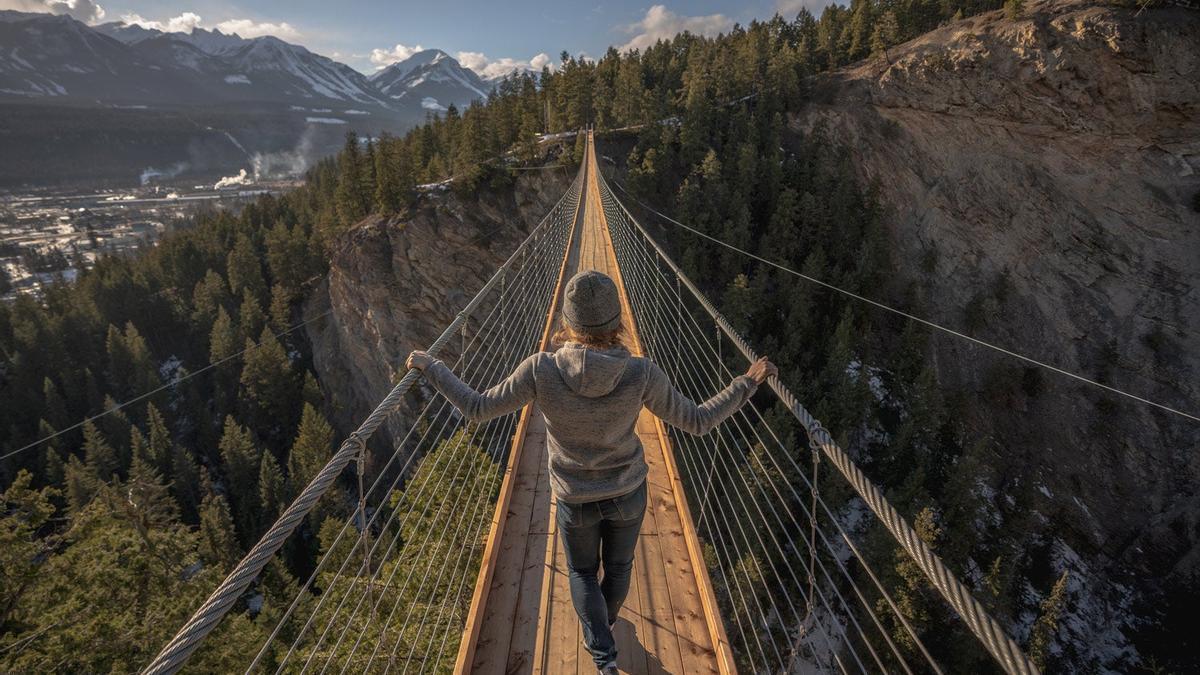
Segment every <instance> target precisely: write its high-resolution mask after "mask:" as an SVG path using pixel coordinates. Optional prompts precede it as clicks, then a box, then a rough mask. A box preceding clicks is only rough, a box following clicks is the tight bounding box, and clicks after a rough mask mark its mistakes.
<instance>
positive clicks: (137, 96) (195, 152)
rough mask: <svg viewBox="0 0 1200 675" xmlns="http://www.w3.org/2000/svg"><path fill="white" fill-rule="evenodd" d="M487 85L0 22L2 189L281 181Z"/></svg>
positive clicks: (287, 53)
mask: <svg viewBox="0 0 1200 675" xmlns="http://www.w3.org/2000/svg"><path fill="white" fill-rule="evenodd" d="M496 84H498V80H494V79H493V80H486V79H484V78H482V77H480V76H479V75H478V74H476V73H475V72H474V71H472V70H470V69H468V68H465V67H463V66H462V65H461V64H460V63H459V62H458V61H456V60H455V59H454V58H453V57H451V56H450V55H448V54H446V53H445V52H443V51H440V50H437V49H428V50H424V51H421V52H418V53H416V54H414V55H412V56H411V57H409V58H408V59H406V60H404V61H400V62H398V63H394V64H392V65H390V66H388V67H386V68H384V69H382V70H379V71H378V72H376V73H374V74H372V75H370V76H368V75H364V74H362V73H360V72H358V71H356V70H354V69H353V68H351V67H349V66H347V65H345V64H342V63H339V62H337V61H335V60H333V59H330V58H328V57H325V56H321V55H319V54H315V53H313V52H311V51H309V50H308V49H305V48H304V47H301V46H299V45H295V44H290V43H288V42H285V41H283V40H280V39H278V38H275V37H271V36H264V37H258V38H254V39H244V38H242V37H239V36H237V35H234V34H225V33H222V32H220V31H218V30H211V31H210V30H204V29H199V28H197V29H195V30H193V31H192V32H191V33H167V32H163V31H159V30H154V29H147V28H143V27H141V26H137V25H128V24H124V23H107V24H101V25H98V26H88V25H86V24H83V23H81V22H79V21H76V20H75V19H72V18H70V17H69V16H55V15H49V14H30V13H23V12H15V11H0V142H2V143H3V146H4V148H5V152H4V153H2V154H0V190H7V191H19V190H27V189H38V188H46V187H60V186H76V185H89V186H128V185H137V184H139V183H143V184H144V183H147V182H161V181H167V180H174V179H179V180H181V181H192V182H195V181H209V180H214V181H215V180H217V179H219V178H220V177H221V176H224V175H227V174H231V173H232V174H236V173H238V171H239V170H241V169H245V170H247V172H248V173H250V174H251V175H252V176H254V177H256V178H259V179H263V180H265V179H277V178H288V177H292V176H295V175H297V174H298V173H299V172H300V171H302V170H303V169H304V168H306V167H307V166H308V165H309V164H310V163H311V162H312V161H314V160H315V159H317V158H319V157H322V156H325V155H328V154H330V153H331V152H332V151H333V150H335V149H336V148H337V147H338V146H339V145H340V144H341V143H342V142H343V139H344V137H345V134H346V133H347V132H349V131H355V132H358V133H359V134H360V135H364V136H375V135H378V134H380V133H382V132H391V133H398V132H403V131H405V130H407V129H409V128H411V127H412V126H414V125H416V124H418V123H420V122H422V121H424V120H425V119H426V117H427V116H428V115H429V114H431V113H445V112H446V111H447V109H448V108H449V107H450V106H452V105H453V106H457V107H458V108H463V107H465V106H467V105H469V104H470V103H471V102H472V101H475V100H482V99H486V98H487V96H488V93H489V92H490V91H491V90H492V88H493V87H494V86H495V85H496Z"/></svg>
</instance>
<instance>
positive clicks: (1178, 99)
mask: <svg viewBox="0 0 1200 675" xmlns="http://www.w3.org/2000/svg"><path fill="white" fill-rule="evenodd" d="M1026 8H1027V9H1026V14H1025V16H1024V17H1022V18H1020V19H1016V20H1010V19H1008V18H1006V17H1005V16H1004V15H1003V13H1001V12H994V13H990V14H985V15H981V16H978V17H974V18H970V19H967V20H964V21H960V22H956V23H954V24H952V25H949V26H946V27H943V28H941V29H939V30H937V31H934V32H932V33H929V34H927V35H925V36H923V37H921V38H919V39H917V40H915V41H913V42H911V43H908V44H905V45H901V46H899V47H897V48H893V49H892V50H891V51H890V53H889V54H888V55H887V57H886V58H884V57H877V58H874V59H872V60H870V61H868V62H865V63H863V64H860V65H859V66H857V67H854V68H852V69H848V70H845V71H842V72H839V73H836V74H835V75H833V76H832V77H829V78H825V79H823V80H821V81H820V82H818V83H817V87H818V90H817V92H816V93H817V100H818V101H821V102H820V103H814V104H813V105H811V106H810V107H809V108H808V109H806V111H805V112H804V113H803V114H801V115H799V116H797V117H796V118H795V119H793V122H792V123H793V127H794V128H795V129H796V130H798V131H802V132H809V131H812V130H813V129H814V128H817V127H824V128H825V129H826V131H827V132H828V133H829V135H830V137H831V138H833V139H834V140H837V141H841V142H843V143H845V144H846V145H847V147H848V148H849V150H850V152H851V154H852V155H853V156H854V159H855V160H856V163H857V165H858V167H859V169H860V171H861V173H862V175H863V177H864V178H865V179H867V180H868V181H871V182H874V183H875V184H877V185H878V187H879V189H880V191H881V195H882V198H883V201H884V202H885V203H886V204H887V205H888V206H889V207H890V210H891V212H890V216H889V221H890V226H891V235H892V239H893V243H894V246H895V255H894V259H895V260H896V261H897V269H896V270H894V273H895V274H894V279H895V285H894V288H892V289H890V292H891V294H892V296H893V298H894V299H897V300H898V299H899V298H900V297H901V294H902V292H903V291H904V289H905V288H906V287H907V286H908V285H909V284H911V283H914V282H915V284H916V286H917V288H918V289H919V291H918V295H919V296H920V297H921V298H922V303H921V305H922V309H921V311H922V313H924V314H927V315H929V316H930V318H932V319H934V320H936V321H938V322H940V323H942V324H945V325H948V326H951V327H955V328H961V329H963V330H965V331H966V332H968V333H971V334H973V335H976V336H978V337H980V338H983V339H986V340H989V341H992V342H995V343H997V344H999V345H1003V346H1006V347H1009V348H1012V349H1014V350H1016V351H1019V352H1021V353H1024V354H1027V355H1029V356H1031V357H1033V358H1036V359H1039V360H1042V361H1044V362H1047V363H1050V364H1054V365H1056V366H1059V367H1062V368H1064V369H1067V370H1069V371H1072V372H1074V373H1079V374H1082V375H1084V376H1087V377H1089V378H1094V379H1096V380H1098V381H1101V382H1104V383H1106V384H1109V385H1111V386H1114V387H1118V388H1120V389H1123V390H1126V391H1129V392H1131V393H1134V394H1136V395H1139V396H1142V397H1145V398H1148V399H1152V400H1154V401H1158V402H1161V403H1163V404H1165V405H1168V406H1171V407H1174V408H1178V409H1180V410H1184V411H1187V412H1189V413H1191V414H1200V13H1198V12H1195V11H1192V10H1186V9H1181V8H1178V7H1175V8H1159V9H1147V10H1145V11H1144V12H1142V13H1141V15H1140V16H1135V14H1134V12H1133V11H1132V10H1128V9H1121V8H1115V7H1111V6H1097V5H1096V4H1095V3H1085V2H1075V1H1068V2H1041V3H1027V5H1026ZM932 356H933V358H934V359H935V360H936V364H937V367H938V369H939V373H940V375H941V377H942V380H943V382H949V383H952V384H953V385H955V386H958V387H961V388H962V389H964V390H966V391H967V392H969V394H970V396H971V397H972V398H971V405H970V406H968V407H967V408H966V409H965V410H964V414H965V415H967V418H966V419H963V420H962V422H963V427H964V429H969V430H971V431H972V432H973V433H984V434H988V433H990V434H991V435H993V436H994V437H996V438H997V439H998V440H999V441H1000V446H1001V448H1002V454H1004V455H1006V458H1005V459H1004V460H1003V464H1004V465H1005V466H1007V467H1008V468H1007V469H1003V470H1005V471H1007V475H1004V476H1002V477H1001V481H1000V482H1001V485H1000V488H1001V492H1000V493H999V494H998V495H997V496H996V499H995V501H996V509H997V511H998V512H1004V511H1005V505H1004V504H1003V503H1002V502H1003V500H1004V494H1005V493H1007V494H1009V495H1012V494H1019V495H1024V496H1025V497H1024V499H1023V500H1022V501H1023V506H1022V508H1028V507H1029V506H1030V505H1032V507H1033V508H1034V509H1036V513H1034V514H1031V515H1029V514H1026V517H1031V518H1032V519H1033V520H1034V522H1036V523H1040V525H1038V526H1037V527H1036V528H1035V529H1039V528H1040V529H1039V531H1040V532H1041V533H1042V541H1043V542H1044V544H1045V546H1044V549H1043V552H1042V553H1043V554H1044V555H1045V556H1046V558H1047V560H1046V562H1045V563H1044V566H1045V567H1046V568H1047V569H1046V572H1047V574H1051V573H1054V572H1057V571H1060V570H1062V569H1070V570H1072V576H1071V579H1072V581H1071V583H1070V596H1071V597H1070V600H1069V602H1068V608H1067V612H1068V614H1069V616H1068V617H1067V618H1066V620H1065V621H1064V622H1063V628H1062V630H1063V631H1064V632H1063V633H1061V634H1060V637H1061V638H1062V642H1063V643H1069V644H1071V645H1076V646H1077V649H1078V651H1079V653H1078V654H1069V655H1068V656H1069V657H1070V659H1069V661H1070V662H1073V663H1076V664H1078V665H1079V667H1081V668H1085V669H1088V670H1093V671H1094V670H1110V669H1112V670H1122V671H1124V670H1128V669H1129V668H1131V667H1133V666H1134V664H1136V663H1138V662H1139V660H1140V659H1141V658H1142V657H1141V656H1140V655H1139V650H1140V651H1141V652H1143V653H1160V652H1161V650H1162V649H1164V648H1165V649H1168V650H1169V649H1170V647H1164V645H1163V644H1160V643H1166V642H1170V641H1171V640H1173V639H1174V637H1172V636H1175V635H1176V631H1182V630H1185V629H1183V628H1182V626H1183V625H1185V624H1180V623H1179V622H1180V621H1181V620H1182V618H1181V617H1183V616H1186V614H1182V613H1178V614H1177V613H1176V611H1177V610H1178V611H1180V612H1182V607H1183V606H1184V605H1187V604H1189V603H1188V601H1187V599H1188V598H1191V599H1195V597H1196V593H1197V587H1198V585H1200V582H1198V579H1200V489H1198V488H1200V452H1198V451H1200V422H1196V421H1193V420H1187V419H1184V418H1182V417H1179V416H1177V415H1172V414H1170V413H1166V412H1164V411H1161V410H1158V409H1155V408H1154V407H1151V406H1148V405H1146V404H1144V403H1140V402H1137V401H1134V400H1131V399H1129V398H1126V397H1123V396H1119V395H1116V394H1113V393H1111V392H1106V391H1104V390H1102V389H1100V388H1096V387H1091V386H1087V385H1084V384H1081V383H1078V382H1073V381H1072V380H1070V379H1069V378H1065V377H1062V376H1061V375H1057V374H1054V373H1051V372H1049V371H1045V370H1042V371H1041V373H1040V374H1037V371H1038V370H1039V369H1037V368H1034V367H1031V366H1030V364H1028V363H1022V362H1021V361H1019V360H1014V359H1011V358H1009V357H1005V356H1002V355H999V354H997V353H995V352H991V351H988V350H985V349H983V348H978V347H972V346H970V345H969V344H968V343H966V342H964V341H960V340H957V339H955V338H950V337H942V336H935V337H934V339H933V342H932ZM879 365H881V366H884V367H886V364H879ZM1027 553H1028V552H1027ZM1173 603H1174V604H1173ZM1188 624H1191V625H1194V624H1192V623H1191V621H1188ZM1018 630H1020V628H1019V627H1018ZM1179 649H1180V651H1183V650H1185V649H1187V648H1186V647H1179ZM1172 658H1173V657H1172ZM1176 662H1178V661H1176ZM1190 663H1193V664H1194V663H1196V657H1195V656H1194V654H1193V655H1192V657H1191V661H1190Z"/></svg>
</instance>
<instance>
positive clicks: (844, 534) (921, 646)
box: [684, 307, 941, 672]
mask: <svg viewBox="0 0 1200 675" xmlns="http://www.w3.org/2000/svg"><path fill="white" fill-rule="evenodd" d="M684 312H685V314H686V315H687V316H688V318H689V319H690V321H691V323H692V325H693V326H694V328H695V331H696V333H697V334H701V333H702V330H701V328H700V326H699V324H698V323H697V322H696V319H695V317H693V316H692V314H691V310H689V309H687V308H686V307H685V308H684ZM722 335H723V333H722ZM714 351H715V350H714ZM701 353H702V354H703V352H701ZM706 358H707V356H706ZM716 363H717V364H718V365H719V367H720V368H721V369H723V370H724V371H725V373H726V375H728V376H729V377H732V376H733V373H732V372H731V371H730V370H729V368H728V367H727V366H726V365H725V364H724V362H723V361H722V360H721V359H720V358H717V359H716ZM745 407H748V408H750V410H751V411H752V412H754V414H755V415H756V416H757V417H758V419H759V420H760V421H761V422H762V423H763V426H764V428H765V429H766V431H767V432H768V434H769V435H770V436H771V438H772V439H773V440H774V441H775V444H776V445H777V446H778V447H779V448H780V449H781V450H783V451H784V454H785V456H786V457H787V458H788V460H789V461H790V462H791V466H792V468H793V469H795V471H796V474H797V475H798V476H800V478H801V479H802V480H803V481H804V482H805V484H806V485H807V487H808V488H809V490H810V492H811V494H812V496H813V497H814V498H815V499H814V501H817V502H819V503H820V504H821V507H822V510H823V511H824V512H825V514H826V515H827V516H828V517H829V519H830V522H831V523H832V524H833V525H834V527H835V528H836V529H837V531H838V534H839V535H840V536H841V538H842V540H843V541H844V542H845V543H846V545H847V546H848V547H849V549H850V551H851V553H852V554H853V555H854V557H855V559H856V560H858V562H859V565H860V566H862V568H863V570H864V571H865V572H866V573H867V576H868V577H869V578H870V579H871V581H872V582H873V584H874V585H875V587H876V589H877V590H878V591H879V592H880V594H881V595H882V597H883V599H884V600H885V602H886V603H887V604H888V606H889V607H890V609H891V610H892V612H893V614H894V615H895V616H896V617H897V619H898V620H899V621H900V622H901V624H902V625H903V627H904V628H905V629H906V631H907V632H908V634H909V636H910V637H911V638H912V639H913V640H914V642H915V644H916V645H917V647H918V649H919V651H921V653H922V654H923V655H924V656H925V659H926V661H927V662H928V663H929V664H930V665H931V666H932V667H933V668H934V670H935V671H937V672H941V669H940V667H939V666H938V665H937V663H936V662H935V661H934V660H933V656H932V655H931V654H930V653H929V651H928V649H927V648H926V647H925V645H924V643H923V642H922V641H921V639H920V637H919V636H918V635H917V634H916V631H915V630H914V629H913V628H912V626H911V625H910V624H909V623H908V619H907V618H906V617H905V616H904V614H903V613H902V612H900V609H899V607H898V606H897V605H896V603H895V601H894V600H893V599H892V597H891V594H890V593H888V591H887V589H886V588H884V586H883V584H882V582H880V581H879V578H878V576H877V575H876V574H875V572H874V570H873V569H872V568H871V566H870V565H869V564H868V563H867V561H866V559H865V557H864V556H863V555H862V554H861V552H860V551H859V550H858V547H857V545H856V544H855V543H854V541H853V540H852V539H851V538H850V536H849V534H848V533H847V532H846V531H845V530H844V529H843V528H842V526H841V524H840V523H839V522H838V519H837V517H836V515H835V514H834V513H833V511H832V509H831V508H830V507H829V505H828V504H826V503H825V501H824V499H821V498H820V496H819V495H818V494H817V492H816V489H815V486H814V485H813V484H812V483H811V482H810V481H809V479H808V477H807V476H806V475H805V474H804V472H803V471H802V470H801V468H800V466H799V465H798V464H797V463H796V461H795V459H794V458H793V457H792V456H791V455H790V454H787V452H786V448H785V447H784V445H783V442H782V440H780V439H779V437H778V435H777V434H776V433H775V430H774V429H773V428H772V427H771V426H770V424H769V423H767V420H766V418H765V417H764V416H763V414H762V412H761V411H759V410H758V408H757V406H756V405H755V404H754V402H753V401H750V402H748V404H747V406H745ZM737 414H738V416H741V417H744V418H745V423H746V424H747V425H748V426H749V427H750V429H751V431H752V432H753V433H754V435H755V437H756V438H758V439H759V441H760V442H762V443H763V444H764V448H765V447H768V446H767V445H766V443H765V441H763V440H762V437H761V436H759V434H758V431H757V429H756V428H755V425H754V423H753V422H752V421H751V420H750V419H749V417H748V415H747V414H746V413H745V411H744V409H743V410H739V411H738V413H737ZM767 457H768V458H769V459H770V460H771V463H772V465H773V467H774V469H775V470H776V471H778V472H780V473H781V474H782V473H783V471H784V469H783V467H781V466H780V465H779V463H778V461H777V460H776V459H775V456H774V455H772V454H770V453H767ZM760 463H761V460H760ZM763 468H764V469H765V468H766V467H765V466H764V467H763ZM785 485H787V487H788V489H789V490H790V491H791V493H792V496H793V497H794V498H795V499H796V500H797V503H798V504H799V505H800V506H801V508H803V509H804V510H805V513H806V515H808V517H809V519H810V521H811V522H814V523H815V522H816V521H815V518H816V514H815V512H813V511H810V510H809V508H808V506H806V505H805V504H804V503H803V499H802V497H801V496H800V494H799V493H797V492H796V489H795V487H794V486H793V485H791V484H790V483H785ZM772 486H774V484H773V483H772ZM776 494H778V491H777V492H776ZM779 496H780V499H783V497H782V495H779ZM793 520H794V516H793ZM797 526H799V524H798V523H797ZM815 531H816V533H817V534H818V535H819V536H820V537H821V539H822V542H823V543H824V544H825V546H826V549H827V550H829V551H830V553H831V554H832V559H833V561H834V562H835V563H836V564H837V565H838V567H839V568H841V570H842V572H843V575H845V576H846V577H847V579H850V582H851V585H852V587H853V588H854V590H855V593H856V595H858V596H859V599H860V601H861V602H862V603H863V604H864V606H867V603H866V599H865V598H863V597H862V593H861V591H860V590H859V589H858V586H857V584H856V583H854V581H853V579H852V577H850V574H849V571H848V570H846V569H845V565H844V564H843V563H842V562H841V560H840V559H839V558H838V557H837V556H836V554H834V549H833V545H832V544H831V543H830V542H829V540H828V538H827V537H826V536H825V533H824V531H823V530H821V529H820V528H815ZM872 619H873V620H876V621H877V619H876V618H875V617H874V614H873V613H872ZM880 630H883V629H882V627H880ZM884 637H885V639H886V640H888V642H889V643H890V642H891V638H890V637H888V636H887V633H886V631H885V632H884Z"/></svg>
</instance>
